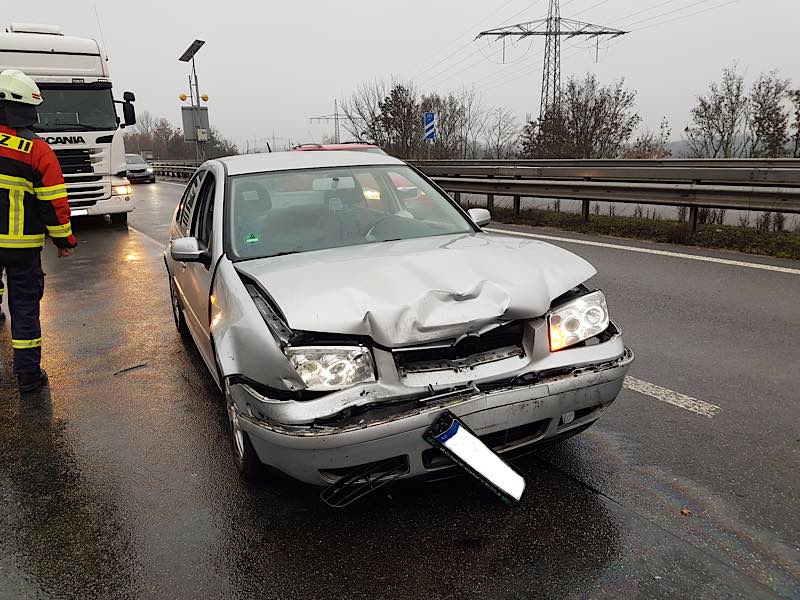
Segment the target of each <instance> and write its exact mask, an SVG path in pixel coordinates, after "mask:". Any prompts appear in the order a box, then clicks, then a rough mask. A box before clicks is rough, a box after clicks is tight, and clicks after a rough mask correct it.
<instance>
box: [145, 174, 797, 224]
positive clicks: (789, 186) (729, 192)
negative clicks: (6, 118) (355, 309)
mask: <svg viewBox="0 0 800 600" xmlns="http://www.w3.org/2000/svg"><path fill="white" fill-rule="evenodd" d="M410 162H411V164H413V165H414V166H416V167H417V168H419V169H420V170H422V171H423V172H424V173H425V174H426V175H428V176H429V177H431V179H433V180H434V181H435V182H436V183H437V184H439V185H440V186H441V187H442V189H444V190H445V191H447V192H451V193H453V194H454V195H455V198H456V200H457V201H460V195H461V194H462V193H467V194H481V195H485V196H486V197H487V206H488V208H489V209H492V208H494V199H495V197H496V196H504V197H511V198H513V204H512V206H513V212H514V215H515V216H518V215H519V214H520V212H521V199H522V198H524V197H535V198H558V199H571V200H581V201H582V210H581V213H582V215H583V218H584V219H585V220H588V219H589V208H590V202H591V201H602V202H621V203H634V204H656V205H662V206H686V207H688V208H689V228H690V230H692V231H694V229H695V227H696V226H697V216H698V210H699V208H701V207H707V208H724V209H735V210H745V211H770V212H784V213H800V160H798V159H662V160H646V159H634V160H629V159H619V160H540V159H534V160H528V159H520V160H514V159H512V160H442V161H430V160H418V161H410ZM197 166H198V163H197V162H195V161H169V162H157V163H153V167H154V169H155V170H156V174H158V175H166V176H172V177H182V178H188V177H190V176H191V174H192V173H193V172H194V170H195V169H196V167H197Z"/></svg>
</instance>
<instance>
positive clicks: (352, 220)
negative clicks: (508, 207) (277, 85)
mask: <svg viewBox="0 0 800 600" xmlns="http://www.w3.org/2000/svg"><path fill="white" fill-rule="evenodd" d="M227 206H228V207H229V208H228V210H229V213H228V215H229V219H228V227H229V231H228V233H229V240H230V252H231V254H232V257H233V258H239V259H246V258H263V257H269V256H277V255H281V254H290V253H295V252H308V251H311V250H322V249H326V248H338V247H342V246H356V245H360V244H369V243H374V242H383V241H389V240H405V239H411V238H419V237H427V236H434V235H445V234H454V233H467V232H472V231H474V228H473V225H472V223H471V222H470V221H469V220H468V219H467V218H466V217H465V216H464V215H463V214H462V213H461V212H460V211H459V210H458V209H457V208H456V207H455V206H454V205H453V203H452V201H451V200H450V199H449V198H447V197H445V196H443V195H442V194H441V193H440V192H438V191H437V190H436V189H435V188H434V187H433V186H431V185H430V184H429V183H428V182H427V181H426V180H425V179H423V178H422V177H420V176H419V175H418V174H417V173H416V172H414V171H413V170H412V169H410V168H408V167H407V166H404V165H397V166H394V165H392V166H365V167H337V168H326V169H306V170H298V171H278V172H272V173H255V174H248V175H238V176H234V177H231V179H230V186H229V191H228V197H227Z"/></svg>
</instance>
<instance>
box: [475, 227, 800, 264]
mask: <svg viewBox="0 0 800 600" xmlns="http://www.w3.org/2000/svg"><path fill="white" fill-rule="evenodd" d="M484 231H488V232H490V233H504V234H506V235H518V236H522V237H529V238H536V239H539V240H548V241H552V242H567V243H569V244H583V245H584V246H598V247H600V248H613V249H614V250H627V251H629V252H641V253H642V254H657V255H659V256H671V257H673V258H688V259H689V260H699V261H701V262H711V263H718V264H721V265H731V266H734V267H747V268H750V269H762V270H764V271H775V272H777V273H789V274H790V275H800V269H792V268H789V267H778V266H775V265H765V264H762V263H752V262H746V261H742V260H730V259H727V258H715V257H713V256H700V255H698V254H686V253H684V252H670V251H668V250H653V249H651V248H637V247H635V246H623V245H622V244H607V243H605V242H592V241H589V240H574V239H572V238H565V237H557V236H554V235H541V234H539V233H525V232H523V231H511V230H508V229H495V228H494V227H491V228H490V227H486V228H485V229H484Z"/></svg>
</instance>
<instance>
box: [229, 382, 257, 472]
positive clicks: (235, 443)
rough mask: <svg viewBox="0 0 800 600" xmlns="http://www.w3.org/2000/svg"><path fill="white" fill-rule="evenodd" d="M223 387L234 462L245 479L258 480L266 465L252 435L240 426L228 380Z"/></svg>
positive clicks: (237, 411)
mask: <svg viewBox="0 0 800 600" xmlns="http://www.w3.org/2000/svg"><path fill="white" fill-rule="evenodd" d="M223 387H224V389H225V411H226V412H227V414H228V435H229V436H230V439H231V447H232V450H233V462H234V463H235V464H236V468H237V469H238V470H239V474H240V475H241V476H242V477H243V478H244V479H246V480H247V481H258V480H259V479H261V478H262V477H263V475H264V465H263V463H262V462H261V460H259V458H258V455H257V454H256V451H255V449H254V448H253V444H252V443H251V442H250V436H249V435H247V432H246V431H244V430H242V428H241V426H240V423H239V410H238V409H237V408H236V403H235V402H234V401H233V397H232V396H231V393H230V386H229V384H228V381H227V380H226V381H225V383H224V386H223Z"/></svg>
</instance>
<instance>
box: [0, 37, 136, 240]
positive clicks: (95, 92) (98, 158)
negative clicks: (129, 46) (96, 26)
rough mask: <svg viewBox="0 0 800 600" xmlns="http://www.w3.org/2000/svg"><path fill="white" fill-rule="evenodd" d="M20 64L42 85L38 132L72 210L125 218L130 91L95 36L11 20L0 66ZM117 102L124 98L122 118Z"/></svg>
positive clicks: (118, 220) (1, 43) (1, 42)
mask: <svg viewBox="0 0 800 600" xmlns="http://www.w3.org/2000/svg"><path fill="white" fill-rule="evenodd" d="M2 69H19V70H20V71H22V72H23V73H25V74H27V75H28V76H30V77H31V78H33V80H34V81H36V83H37V84H38V85H39V88H40V89H41V92H42V98H43V99H44V102H43V103H42V104H41V106H39V107H38V123H36V125H34V127H33V129H34V131H35V132H36V134H38V135H39V137H41V138H42V139H44V140H45V141H46V142H47V143H48V144H50V145H51V146H52V147H53V150H54V151H55V153H56V156H57V157H58V161H59V163H61V169H62V170H63V171H64V179H65V181H66V184H67V192H68V195H69V204H70V209H71V212H72V215H73V216H82V215H111V221H112V222H113V223H115V224H117V225H124V224H125V223H127V220H128V212H130V211H132V210H133V202H132V199H131V185H130V182H129V181H128V180H127V178H126V177H125V172H126V163H125V145H124V142H123V139H122V132H121V129H122V128H123V127H125V126H127V125H133V124H134V123H135V122H136V114H135V111H134V108H133V101H134V100H135V98H134V96H133V94H132V93H131V92H125V93H124V94H123V96H122V97H123V100H121V101H120V100H115V99H114V96H113V94H112V87H111V79H110V77H109V72H108V60H107V58H106V57H105V55H104V54H103V51H102V49H101V47H100V45H99V44H98V43H97V41H95V40H92V39H87V38H79V37H71V36H66V35H64V34H63V33H62V31H61V29H60V28H59V27H56V26H53V25H38V24H29V23H12V24H11V25H9V26H8V27H7V28H6V31H5V33H0V70H2ZM115 104H121V105H122V113H123V120H120V119H119V117H118V116H117V111H116V107H115Z"/></svg>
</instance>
